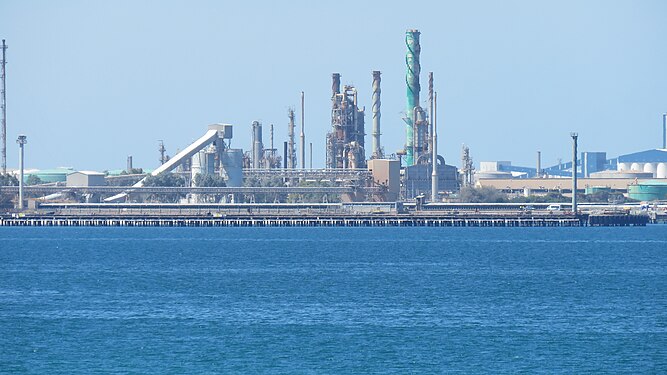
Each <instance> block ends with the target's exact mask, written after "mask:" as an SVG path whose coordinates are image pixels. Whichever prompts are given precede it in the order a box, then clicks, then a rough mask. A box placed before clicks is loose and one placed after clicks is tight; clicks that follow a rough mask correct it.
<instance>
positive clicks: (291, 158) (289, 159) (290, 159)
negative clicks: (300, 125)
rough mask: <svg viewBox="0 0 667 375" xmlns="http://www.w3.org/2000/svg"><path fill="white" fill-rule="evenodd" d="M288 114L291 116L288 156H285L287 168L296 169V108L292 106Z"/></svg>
mask: <svg viewBox="0 0 667 375" xmlns="http://www.w3.org/2000/svg"><path fill="white" fill-rule="evenodd" d="M287 115H288V116H289V124H288V125H287V137H288V138H287V139H288V148H287V156H286V157H285V161H286V163H287V164H286V168H289V169H295V168H296V162H295V160H296V150H294V109H292V108H290V109H289V112H288V113H287Z"/></svg>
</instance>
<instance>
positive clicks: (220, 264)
mask: <svg viewBox="0 0 667 375" xmlns="http://www.w3.org/2000/svg"><path fill="white" fill-rule="evenodd" d="M0 372H2V373H37V374H77V373H78V374H88V373H160V374H161V373H181V374H190V373H330V374H340V373H358V374H365V373H472V374H478V373H545V374H553V373H567V374H573V373H611V374H617V373H628V374H630V373H632V374H636V373H655V374H659V373H663V374H664V373H667V226H649V227H645V228H0Z"/></svg>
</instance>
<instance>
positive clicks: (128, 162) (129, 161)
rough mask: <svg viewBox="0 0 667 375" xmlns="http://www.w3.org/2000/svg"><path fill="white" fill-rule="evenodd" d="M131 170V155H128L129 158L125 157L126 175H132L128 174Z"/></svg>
mask: <svg viewBox="0 0 667 375" xmlns="http://www.w3.org/2000/svg"><path fill="white" fill-rule="evenodd" d="M132 169H133V168H132V155H129V156H128V157H127V169H126V171H127V173H128V174H129V173H132V172H130V171H131V170H132Z"/></svg>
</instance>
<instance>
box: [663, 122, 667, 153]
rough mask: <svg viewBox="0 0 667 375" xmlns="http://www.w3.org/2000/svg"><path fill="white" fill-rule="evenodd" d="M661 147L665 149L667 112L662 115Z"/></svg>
mask: <svg viewBox="0 0 667 375" xmlns="http://www.w3.org/2000/svg"><path fill="white" fill-rule="evenodd" d="M662 148H663V150H664V149H667V113H665V114H663V115H662Z"/></svg>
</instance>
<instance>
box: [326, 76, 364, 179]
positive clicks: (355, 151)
mask: <svg viewBox="0 0 667 375" xmlns="http://www.w3.org/2000/svg"><path fill="white" fill-rule="evenodd" d="M331 78H332V81H333V82H332V85H331V91H332V94H331V131H330V132H329V133H328V134H327V140H326V142H327V149H326V165H327V168H331V169H333V168H345V169H357V168H366V151H365V149H364V145H365V142H364V138H365V136H366V132H365V131H364V116H365V113H364V111H365V110H364V109H363V108H359V106H358V104H357V89H356V88H355V87H354V86H350V85H345V86H343V90H342V91H341V87H340V74H339V73H333V74H332V76H331Z"/></svg>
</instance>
